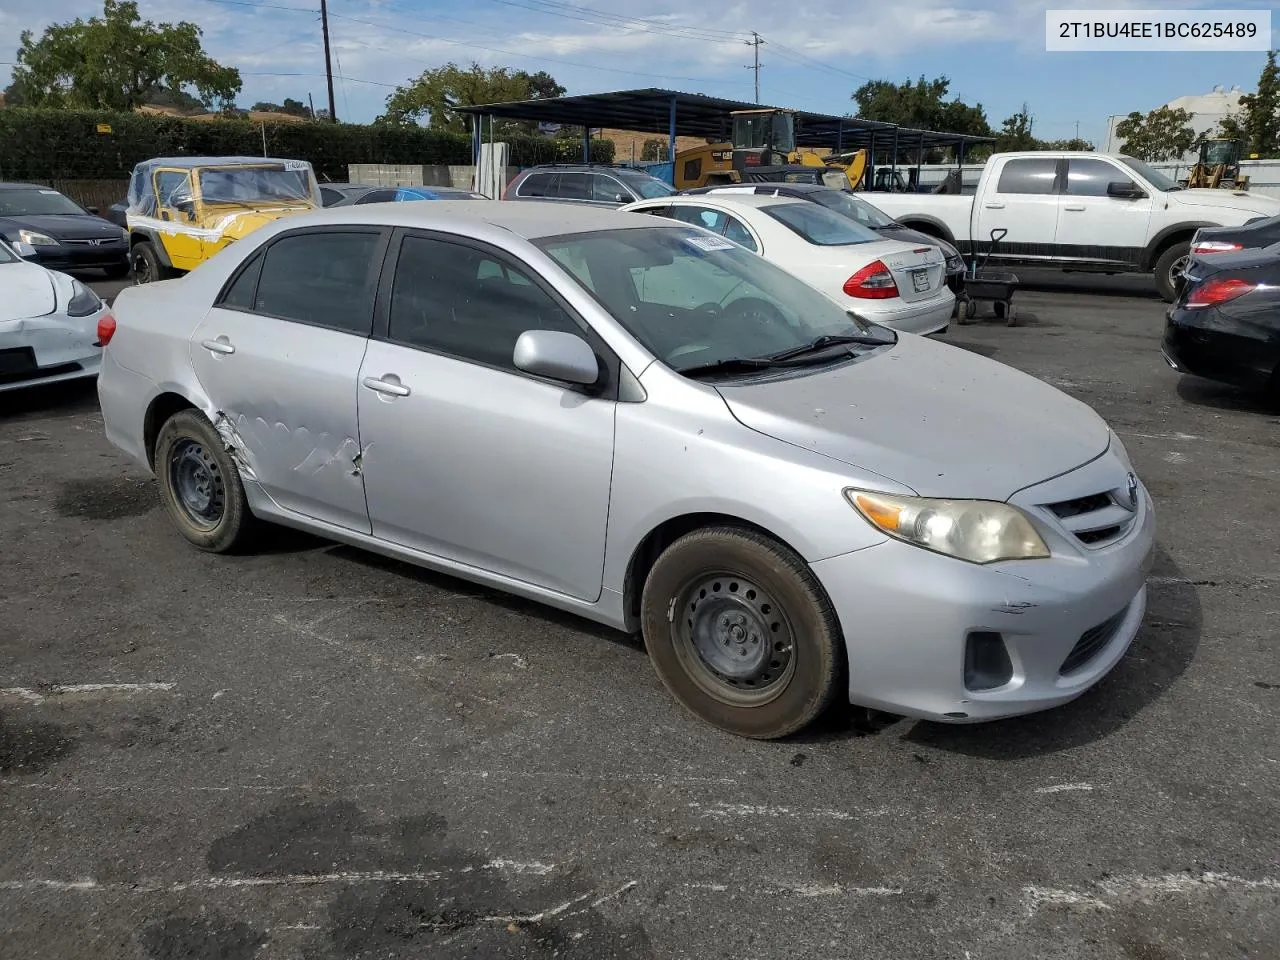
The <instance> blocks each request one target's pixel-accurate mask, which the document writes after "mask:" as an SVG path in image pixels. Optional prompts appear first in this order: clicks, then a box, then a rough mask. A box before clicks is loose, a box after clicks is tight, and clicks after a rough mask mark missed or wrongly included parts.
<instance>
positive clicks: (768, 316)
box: [723, 297, 787, 326]
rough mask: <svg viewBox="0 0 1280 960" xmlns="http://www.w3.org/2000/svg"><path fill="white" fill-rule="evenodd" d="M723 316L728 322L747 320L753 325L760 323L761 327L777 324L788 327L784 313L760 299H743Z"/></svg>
mask: <svg viewBox="0 0 1280 960" xmlns="http://www.w3.org/2000/svg"><path fill="white" fill-rule="evenodd" d="M723 316H724V317H725V319H727V320H730V319H731V320H747V321H750V322H752V323H758V324H760V325H761V326H773V325H775V324H781V325H783V326H785V325H786V322H787V318H786V317H784V316H783V315H782V311H781V310H779V309H778V308H777V307H775V306H774V305H773V304H772V303H769V301H767V300H761V299H760V298H759V297H743V298H742V299H740V300H735V301H733V303H731V304H729V306H728V307H726V308H725V310H724V313H723Z"/></svg>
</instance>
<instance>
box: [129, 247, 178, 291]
mask: <svg viewBox="0 0 1280 960" xmlns="http://www.w3.org/2000/svg"><path fill="white" fill-rule="evenodd" d="M129 266H130V268H131V269H132V270H133V282H134V283H155V282H156V281H158V280H168V279H169V278H170V277H173V276H175V274H174V272H173V271H172V270H170V269H169V268H167V267H166V266H165V265H164V264H163V263H161V262H160V255H159V254H157V253H156V248H155V247H154V246H153V245H152V244H151V242H150V241H147V240H142V241H140V242H138V243H135V244H134V245H133V249H132V250H130V251H129Z"/></svg>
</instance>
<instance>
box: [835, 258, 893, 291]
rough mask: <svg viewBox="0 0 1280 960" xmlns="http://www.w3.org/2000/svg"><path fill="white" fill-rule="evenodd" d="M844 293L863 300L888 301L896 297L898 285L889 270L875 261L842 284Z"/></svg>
mask: <svg viewBox="0 0 1280 960" xmlns="http://www.w3.org/2000/svg"><path fill="white" fill-rule="evenodd" d="M844 292H845V293H847V294H848V295H849V296H851V297H859V298H860V299H863V300H888V299H889V298H891V297H896V296H897V295H898V285H897V284H896V283H894V282H893V274H892V273H890V272H889V268H888V267H886V266H885V265H884V264H883V263H881V262H880V261H879V260H875V261H873V262H871V263H868V264H867V265H866V266H865V267H863V268H862V269H861V270H859V271H858V272H857V273H855V274H854V275H853V276H852V277H850V278H849V279H848V280H846V281H845V282H844Z"/></svg>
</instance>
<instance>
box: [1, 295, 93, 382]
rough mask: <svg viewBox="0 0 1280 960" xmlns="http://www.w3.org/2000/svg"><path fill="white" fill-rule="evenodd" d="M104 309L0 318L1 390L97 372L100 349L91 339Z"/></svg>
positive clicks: (77, 377) (91, 374) (70, 378)
mask: <svg viewBox="0 0 1280 960" xmlns="http://www.w3.org/2000/svg"><path fill="white" fill-rule="evenodd" d="M106 312H107V308H106V307H105V306H103V307H102V309H101V310H99V311H98V312H96V313H92V314H90V315H89V316H87V317H68V316H67V315H66V314H62V313H51V314H48V315H46V316H43V317H31V318H28V319H24V320H5V321H0V392H3V391H6V390H19V389H22V388H25V387H33V386H37V385H40V384H46V383H56V382H58V381H60V380H76V379H79V378H81V377H95V376H97V375H98V371H99V368H100V366H101V363H102V349H101V348H100V347H96V346H94V343H95V342H96V340H97V336H98V319H99V318H100V317H101V316H102V315H103V314H104V313H106Z"/></svg>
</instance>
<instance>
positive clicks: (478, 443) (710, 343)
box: [99, 201, 1155, 738]
mask: <svg viewBox="0 0 1280 960" xmlns="http://www.w3.org/2000/svg"><path fill="white" fill-rule="evenodd" d="M114 310H115V320H116V322H117V325H116V329H115V332H114V335H113V336H112V337H111V339H110V341H109V343H108V344H107V346H106V349H105V355H104V359H103V369H102V374H101V376H100V378H99V396H100V398H101V403H102V410H103V414H104V418H105V424H106V433H107V436H108V438H109V439H110V440H111V441H112V442H113V443H114V444H115V445H117V446H118V447H120V448H121V449H122V450H124V451H126V452H127V453H129V454H130V455H132V456H133V457H135V458H136V459H137V460H138V461H140V462H141V463H142V464H145V465H146V466H147V467H148V468H150V469H152V470H153V471H154V473H155V475H156V477H157V480H158V487H159V494H160V497H161V499H162V502H163V503H164V505H165V506H166V508H167V509H168V512H169V515H170V516H171V518H172V520H173V523H174V525H175V526H176V528H177V530H178V531H180V532H181V534H182V535H183V536H184V537H186V538H187V539H188V540H189V541H190V542H191V543H193V544H195V545H196V546H197V547H200V548H202V549H205V550H209V551H216V552H225V551H232V550H240V549H245V548H248V547H249V546H250V545H251V544H252V543H253V542H254V538H255V537H256V536H259V535H260V534H262V533H263V532H264V527H265V526H266V525H267V524H268V523H277V524H285V525H288V526H292V527H298V528H302V529H305V530H309V531H312V532H314V533H317V534H320V535H322V536H325V537H329V538H332V539H335V540H339V541H343V542H346V543H349V544H354V545H357V546H360V547H363V548H366V549H369V550H373V551H377V552H380V553H384V554H388V555H391V556H394V557H399V558H402V559H404V560H407V561H410V562H412V563H417V564H421V565H423V566H426V567H431V568H434V569H436V570H441V571H446V572H448V573H452V574H454V575H456V576H459V577H462V578H465V579H468V580H473V581H476V582H480V583H484V584H487V585H490V586H492V587H496V588H498V589H501V590H504V591H508V592H510V593H513V594H519V595H521V596H524V597H529V598H533V599H535V600H538V601H541V602H543V603H546V604H548V605H551V606H554V607H559V608H562V609H565V610H570V611H574V612H576V613H578V614H581V615H583V616H585V617H589V618H591V619H593V620H597V621H600V622H603V623H605V624H609V625H611V626H613V627H616V628H618V629H620V630H625V631H640V632H641V633H642V634H643V637H644V640H645V643H646V646H647V648H648V652H649V655H650V658H651V660H652V662H653V664H654V666H655V668H656V670H657V673H658V675H659V676H660V677H661V679H662V681H663V683H664V684H665V685H666V687H667V688H668V690H669V691H670V692H671V693H672V694H673V695H674V697H675V698H676V699H678V700H679V701H680V702H681V703H683V704H684V705H685V706H686V707H688V708H689V709H690V710H691V711H692V712H693V713H695V714H696V715H698V716H700V717H702V718H703V719H705V720H706V721H708V722H709V723H711V724H714V725H715V726H717V727H719V728H721V729H723V730H727V731H731V732H732V733H735V734H739V735H743V736H748V737H759V738H775V737H781V736H784V735H787V734H790V733H792V732H795V731H797V730H799V729H801V728H802V727H804V726H806V725H807V724H808V723H809V722H810V721H812V720H813V719H814V718H815V717H817V716H818V715H819V714H820V713H821V712H823V711H824V710H825V709H826V708H827V707H828V706H830V705H831V704H833V703H834V702H835V701H836V700H838V699H847V700H848V701H850V702H852V703H855V704H861V705H866V706H870V707H876V708H880V709H883V710H887V711H891V712H894V713H898V714H903V715H908V716H913V717H923V718H930V719H934V720H941V721H957V722H966V721H977V720H987V719H992V718H996V717H1004V716H1010V715H1014V714H1021V713H1027V712H1030V711H1035V710H1041V709H1045V708H1048V707H1053V706H1055V705H1058V704H1062V703H1064V702H1066V701H1068V700H1071V699H1072V698H1074V697H1077V696H1079V695H1080V694H1081V693H1083V692H1084V691H1085V690H1087V689H1088V688H1089V687H1091V686H1092V685H1094V684H1095V683H1097V681H1098V680H1099V679H1101V678H1102V677H1103V676H1104V675H1105V674H1106V673H1107V672H1108V671H1109V670H1111V669H1112V667H1114V666H1115V664H1116V663H1117V662H1118V661H1119V660H1120V658H1121V657H1122V656H1123V655H1124V653H1125V651H1126V649H1127V648H1128V646H1129V644H1130V642H1131V640H1132V639H1133V637H1134V635H1135V634H1136V633H1137V631H1138V629H1139V625H1140V622H1141V620H1142V618H1143V612H1144V607H1145V601H1146V587H1145V583H1146V576H1147V570H1148V565H1149V562H1150V554H1151V550H1152V544H1153V538H1154V527H1155V519H1154V514H1153V511H1152V505H1151V499H1150V497H1149V496H1148V495H1147V493H1146V491H1145V489H1144V488H1143V486H1142V484H1141V482H1140V481H1139V480H1138V479H1137V477H1136V476H1135V475H1134V471H1133V467H1132V466H1131V465H1130V463H1129V459H1128V457H1127V456H1126V454H1125V450H1124V448H1123V447H1122V446H1121V444H1120V441H1119V440H1118V439H1117V437H1116V436H1115V434H1114V433H1113V432H1112V431H1111V430H1109V429H1108V427H1107V425H1106V424H1105V423H1104V422H1103V421H1102V420H1101V419H1100V418H1099V417H1098V415H1097V414H1096V413H1094V411H1093V410H1091V409H1090V408H1089V407H1087V406H1085V405H1084V404H1082V403H1079V402H1078V401H1076V400H1074V399H1072V398H1070V397H1068V396H1066V395H1065V394H1063V393H1061V392H1059V391H1057V390H1055V389H1054V388H1053V387H1050V386H1048V385H1047V384H1045V383H1043V382H1041V381H1039V380H1036V379H1034V378H1032V377H1030V376H1027V375H1024V374H1022V373H1019V372H1017V371H1015V370H1013V369H1011V368H1009V367H1006V366H1003V365H1001V364H999V363H996V362H993V361H991V360H987V359H984V358H982V357H979V356H976V355H974V354H972V353H969V352H966V351H963V350H960V349H958V348H954V347H950V346H947V345H944V344H940V343H936V342H933V341H931V340H928V339H925V338H923V337H919V336H915V335H912V334H909V333H902V332H895V331H893V330H890V329H887V328H885V327H882V326H878V325H875V324H872V323H868V322H867V321H865V320H863V319H862V318H860V317H858V316H857V315H856V314H852V313H849V312H846V311H845V310H842V309H840V308H839V307H838V306H837V305H835V304H834V303H832V301H830V300H829V299H827V298H826V297H824V296H823V295H822V294H820V293H818V292H817V291H816V290H814V289H813V288H811V287H809V286H807V285H806V284H804V283H802V282H801V281H800V280H798V279H796V278H795V277H794V276H792V275H791V274H789V273H787V272H785V271H783V270H782V269H781V268H779V267H777V266H775V265H773V264H771V263H768V262H767V261H764V260H762V259H761V258H760V257H757V256H755V255H754V254H752V253H750V252H748V251H746V250H744V249H743V248H742V247H740V246H738V245H737V244H734V243H731V242H729V241H727V240H725V239H724V238H722V237H719V236H716V235H715V234H712V233H710V232H708V231H706V230H704V229H702V228H700V227H697V226H693V225H689V224H684V223H679V222H675V221H665V220H655V218H653V217H649V216H644V215H638V214H623V213H616V212H613V211H598V210H592V209H585V208H579V207H574V206H572V205H566V204H537V203H522V204H513V203H501V202H496V201H495V202H489V201H476V202H474V203H467V204H456V205H455V204H401V205H397V206H395V207H390V206H380V207H376V208H375V207H366V208H361V207H358V206H356V207H348V208H338V209H334V210H327V211H321V212H315V213H308V214H305V215H302V216H299V217H294V218H290V219H287V220H282V221H279V222H277V223H275V224H272V225H268V226H266V227H263V228H262V229H261V230H259V231H257V232H255V233H254V234H252V235H251V236H250V237H248V238H246V239H244V240H241V241H239V242H238V243H236V244H233V245H232V246H231V247H229V248H227V249H226V250H224V251H223V252H221V253H219V254H218V256H217V257H215V258H213V259H212V260H210V261H208V262H207V263H206V264H204V265H203V266H201V267H200V269H198V270H195V271H193V272H192V273H191V274H190V275H188V276H186V277H184V278H182V279H178V280H172V281H167V282H164V283H157V284H149V285H147V286H144V287H132V288H129V289H127V290H125V291H124V292H123V293H122V294H121V295H120V297H119V299H118V300H117V301H116V304H115V308H114ZM566 668H569V665H566ZM619 682H625V681H619Z"/></svg>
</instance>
